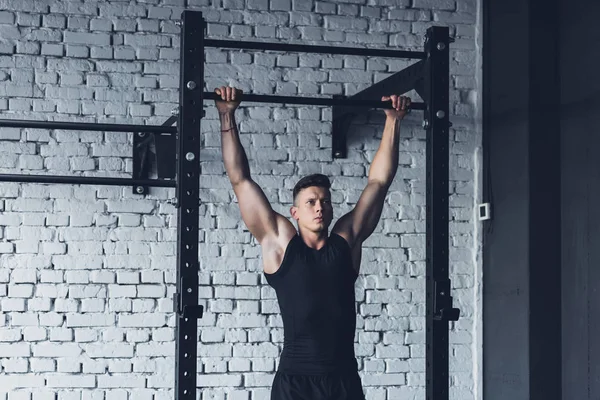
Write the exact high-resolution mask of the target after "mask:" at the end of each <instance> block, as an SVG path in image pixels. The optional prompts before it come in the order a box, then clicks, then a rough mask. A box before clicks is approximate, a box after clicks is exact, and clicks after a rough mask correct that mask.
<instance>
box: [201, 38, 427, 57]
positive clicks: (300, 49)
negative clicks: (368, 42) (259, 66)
mask: <svg viewBox="0 0 600 400" xmlns="http://www.w3.org/2000/svg"><path fill="white" fill-rule="evenodd" d="M204 47H218V48H230V49H253V50H273V51H289V52H295V53H320V54H345V55H351V56H371V57H388V58H416V59H419V60H424V59H426V58H427V53H425V52H423V51H406V50H380V49H364V48H359V47H337V46H314V45H304V44H288V43H266V42H240V41H234V40H214V39H205V40H204Z"/></svg>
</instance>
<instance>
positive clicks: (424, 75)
mask: <svg viewBox="0 0 600 400" xmlns="http://www.w3.org/2000/svg"><path fill="white" fill-rule="evenodd" d="M180 25H181V48H180V60H179V62H180V86H179V107H178V112H177V113H176V116H174V117H171V118H170V119H168V120H167V121H166V122H165V123H164V124H163V125H162V126H152V125H119V124H94V123H78V122H49V121H23V120H10V119H8V120H7V119H2V120H0V127H20V128H44V129H71V130H88V131H120V132H133V133H135V134H134V141H133V144H134V150H133V151H134V154H133V158H134V169H133V178H132V179H126V178H105V177H81V176H72V177H65V176H53V175H14V174H12V175H9V174H0V182H34V183H66V184H90V185H118V186H122V185H132V186H133V188H134V193H137V194H140V195H142V194H144V193H146V188H145V187H146V186H155V187H175V188H176V200H177V201H176V206H177V221H178V222H177V291H176V294H175V297H174V307H175V312H176V313H177V316H178V318H177V326H176V358H175V398H176V399H177V400H185V399H190V400H191V399H195V398H196V390H197V345H198V319H199V318H201V317H202V315H203V307H202V306H200V305H198V271H199V260H198V237H199V215H198V210H199V207H198V198H199V190H200V187H199V185H200V181H199V176H200V123H201V120H202V118H203V116H204V113H203V105H204V101H205V100H214V99H215V98H216V95H215V94H214V93H211V92H204V91H203V90H204V49H205V48H206V47H219V48H237V49H253V50H263V51H290V52H307V53H321V54H346V55H357V56H370V57H392V58H410V59H417V60H420V61H418V62H417V63H415V64H413V65H411V66H409V67H407V68H405V69H404V70H402V71H399V72H397V73H395V74H394V75H392V76H390V77H388V78H386V79H384V80H382V81H381V82H378V83H376V84H374V85H373V86H371V87H369V88H367V89H365V90H363V91H362V92H360V93H357V94H355V95H353V96H351V97H344V96H334V97H333V98H311V97H292V96H272V95H259V94H244V95H243V98H242V100H243V101H248V102H261V103H284V104H307V105H315V106H331V107H333V124H332V136H333V141H332V142H333V145H332V155H333V157H334V158H339V157H345V156H346V151H347V150H346V141H345V138H346V137H345V132H346V130H347V125H348V120H349V119H350V117H351V116H352V115H353V114H355V113H357V112H358V111H360V110H361V109H365V108H391V102H387V103H386V102H381V101H380V100H379V99H381V96H382V94H387V95H389V94H402V93H406V92H408V91H410V90H413V89H414V90H416V92H417V93H418V94H419V95H420V96H421V98H422V99H423V100H424V102H423V103H418V102H415V103H413V104H412V108H413V109H415V110H423V111H424V120H423V127H424V128H425V129H426V132H427V135H426V137H427V144H426V158H427V163H426V164H427V167H426V174H427V178H426V193H427V194H426V198H427V203H426V210H427V212H426V398H427V399H428V400H433V399H435V400H447V399H448V396H449V374H448V368H449V363H448V354H449V345H448V328H449V327H448V321H451V320H457V319H458V314H459V310H458V309H456V308H453V307H452V297H451V296H450V288H451V285H450V280H449V274H448V250H449V243H448V234H449V229H448V215H449V209H448V197H449V190H448V172H449V135H448V133H449V128H450V126H451V124H450V121H449V119H448V117H449V44H450V43H451V42H452V40H451V38H450V37H449V29H448V28H447V27H431V28H429V29H428V30H427V35H426V42H425V45H424V51H422V52H416V51H414V52H413V51H399V50H381V49H365V48H351V47H329V46H308V45H298V44H283V43H262V42H243V41H229V40H211V39H206V38H205V37H204V28H205V26H206V23H205V21H204V19H203V16H202V13H201V12H197V11H187V10H186V11H184V12H183V14H182V20H181V24H180ZM175 122H177V126H176V127H172V126H170V125H172V124H173V123H175ZM159 140H160V144H159V143H158V142H157V141H159ZM150 141H154V142H155V144H156V157H157V164H158V166H159V168H158V171H159V173H158V177H159V178H158V179H147V178H146V177H145V176H144V174H145V173H147V166H148V162H149V161H148V159H149V157H150V156H149V155H148V152H147V148H148V145H149V142H150ZM140 149H141V150H140ZM173 164H174V168H173Z"/></svg>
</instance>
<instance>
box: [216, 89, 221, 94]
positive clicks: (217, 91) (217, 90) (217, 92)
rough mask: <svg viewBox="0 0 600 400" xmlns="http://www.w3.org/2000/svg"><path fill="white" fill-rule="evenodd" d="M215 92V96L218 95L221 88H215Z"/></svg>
mask: <svg viewBox="0 0 600 400" xmlns="http://www.w3.org/2000/svg"><path fill="white" fill-rule="evenodd" d="M215 93H216V94H217V96H220V95H221V89H219V88H215Z"/></svg>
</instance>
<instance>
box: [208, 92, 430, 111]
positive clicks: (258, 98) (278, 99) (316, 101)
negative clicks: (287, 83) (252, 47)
mask: <svg viewBox="0 0 600 400" xmlns="http://www.w3.org/2000/svg"><path fill="white" fill-rule="evenodd" d="M202 95H203V97H204V99H205V100H220V99H221V98H220V96H217V94H216V93H214V92H204V93H203V94H202ZM240 100H242V101H249V102H254V103H277V104H307V105H311V106H348V107H362V108H387V109H391V108H392V102H391V101H376V100H352V99H341V98H333V99H328V98H323V97H297V96H271V95H264V94H251V93H244V94H242V98H241V99H240ZM410 108H411V109H413V110H425V109H426V108H427V105H426V104H425V103H418V102H415V103H412V104H411V105H410Z"/></svg>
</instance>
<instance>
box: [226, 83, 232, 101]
mask: <svg viewBox="0 0 600 400" xmlns="http://www.w3.org/2000/svg"><path fill="white" fill-rule="evenodd" d="M232 92H233V88H232V87H231V86H227V101H231V94H232Z"/></svg>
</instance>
